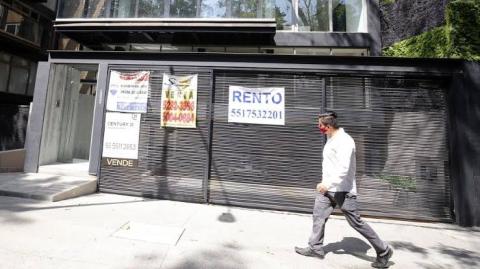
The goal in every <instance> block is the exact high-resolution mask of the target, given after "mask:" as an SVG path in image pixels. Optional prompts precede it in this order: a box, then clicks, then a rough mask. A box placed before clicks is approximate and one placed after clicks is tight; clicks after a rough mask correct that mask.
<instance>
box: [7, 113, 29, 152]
mask: <svg viewBox="0 0 480 269" xmlns="http://www.w3.org/2000/svg"><path fill="white" fill-rule="evenodd" d="M28 110H29V106H26V105H16V104H0V122H1V123H2V124H1V128H0V151H3V150H11V149H21V148H23V145H24V143H25V133H26V131H27V122H28Z"/></svg>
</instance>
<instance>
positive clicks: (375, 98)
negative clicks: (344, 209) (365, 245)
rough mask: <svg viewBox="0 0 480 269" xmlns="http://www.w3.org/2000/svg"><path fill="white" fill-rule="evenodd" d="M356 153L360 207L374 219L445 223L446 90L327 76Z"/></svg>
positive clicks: (424, 83) (439, 85)
mask: <svg viewBox="0 0 480 269" xmlns="http://www.w3.org/2000/svg"><path fill="white" fill-rule="evenodd" d="M326 85H327V94H326V98H327V101H326V104H327V109H331V110H334V111H336V112H337V113H338V115H339V120H340V122H341V123H343V126H344V128H345V130H346V131H347V133H349V134H350V135H351V136H352V137H353V138H354V140H355V143H356V147H357V185H358V192H359V201H360V209H361V211H362V212H363V213H365V214H368V215H372V216H383V217H397V218H405V219H418V220H444V221H449V220H451V219H452V216H451V211H450V209H451V198H450V197H451V188H450V180H449V178H450V177H449V172H448V171H449V168H448V146H447V132H446V131H447V107H446V98H445V94H446V84H445V83H444V82H442V81H441V80H433V79H428V80H427V79H407V78H404V79H394V78H389V79H387V78H355V77H331V78H326Z"/></svg>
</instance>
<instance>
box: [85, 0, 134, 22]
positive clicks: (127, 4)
mask: <svg viewBox="0 0 480 269" xmlns="http://www.w3.org/2000/svg"><path fill="white" fill-rule="evenodd" d="M94 2H98V4H97V5H98V6H99V7H98V8H100V6H102V7H103V8H105V1H100V0H95V1H94ZM136 2H137V1H135V0H113V1H112V12H113V17H114V18H134V17H135V15H136V14H135V10H136ZM89 17H90V16H89Z"/></svg>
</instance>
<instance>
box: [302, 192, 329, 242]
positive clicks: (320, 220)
mask: <svg viewBox="0 0 480 269" xmlns="http://www.w3.org/2000/svg"><path fill="white" fill-rule="evenodd" d="M332 211H333V206H332V204H331V202H330V200H329V199H328V198H327V197H325V195H323V194H321V193H317V195H316V197H315V205H314V207H313V216H312V218H313V226H312V234H311V235H310V239H309V240H308V246H309V247H310V248H311V249H313V250H314V251H323V239H324V237H325V224H326V223H327V220H328V217H329V216H330V214H332Z"/></svg>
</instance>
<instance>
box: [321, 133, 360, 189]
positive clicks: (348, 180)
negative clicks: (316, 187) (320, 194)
mask: <svg viewBox="0 0 480 269" xmlns="http://www.w3.org/2000/svg"><path fill="white" fill-rule="evenodd" d="M355 170H356V158H355V142H354V141H353V139H352V137H351V136H350V135H348V134H347V133H346V132H345V131H344V130H343V128H339V129H338V130H337V132H335V133H334V135H333V136H332V137H329V138H327V143H326V144H325V147H324V148H323V162H322V183H323V184H324V185H325V186H326V187H327V189H328V191H331V192H350V193H353V194H356V193H357V186H356V182H355Z"/></svg>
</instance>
